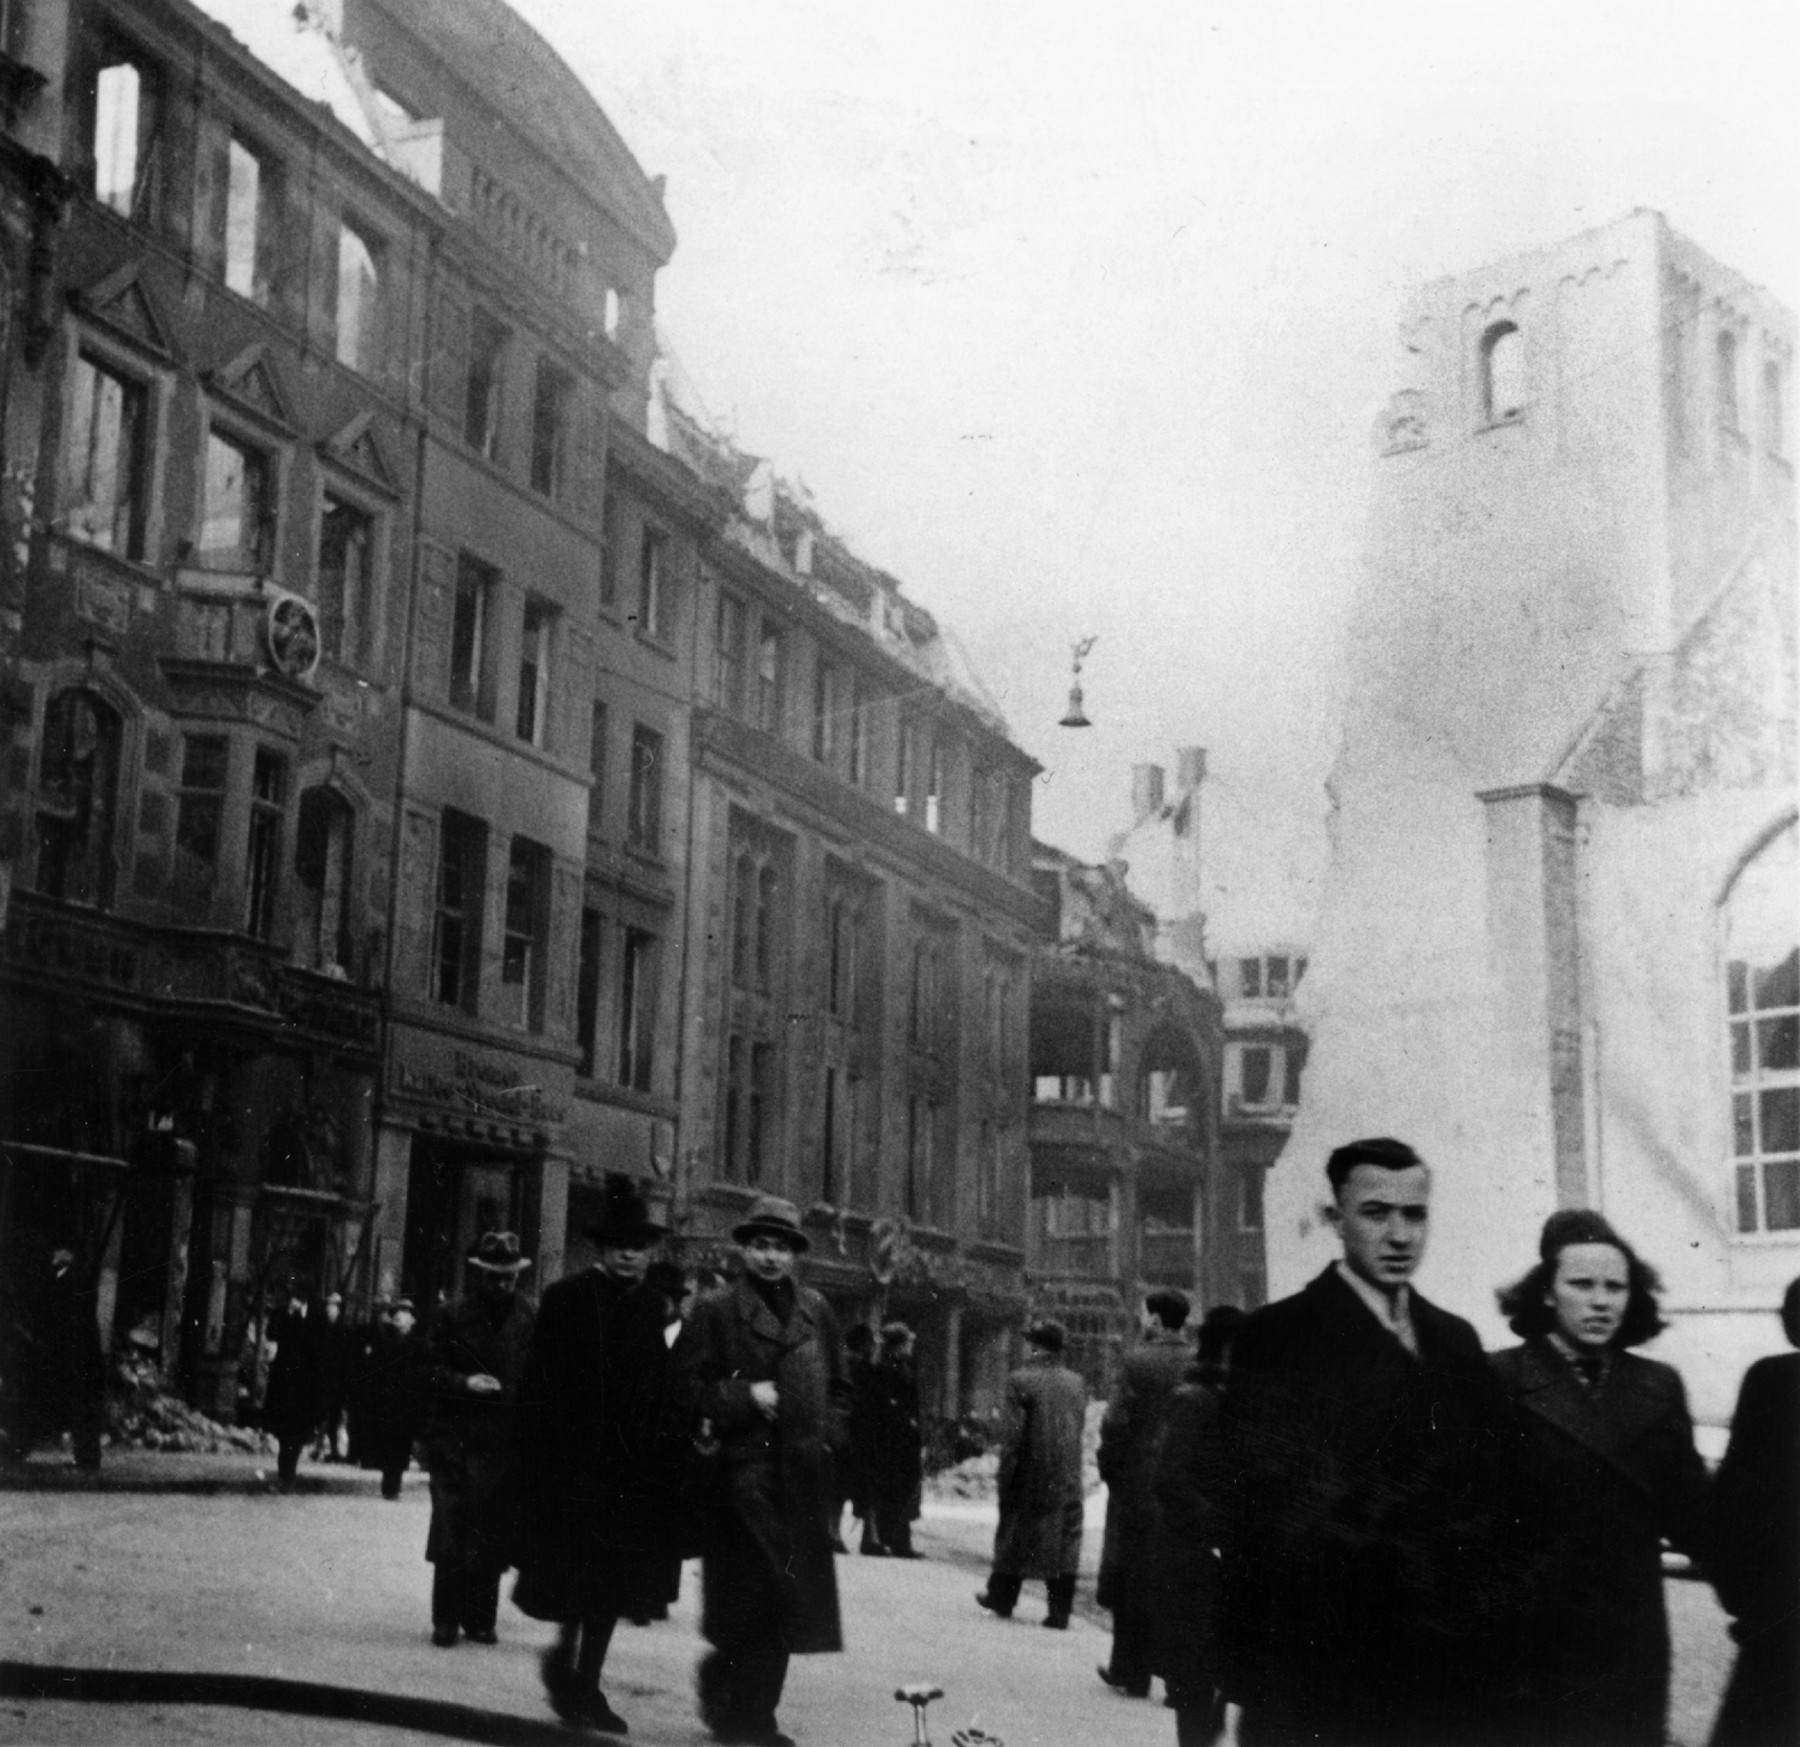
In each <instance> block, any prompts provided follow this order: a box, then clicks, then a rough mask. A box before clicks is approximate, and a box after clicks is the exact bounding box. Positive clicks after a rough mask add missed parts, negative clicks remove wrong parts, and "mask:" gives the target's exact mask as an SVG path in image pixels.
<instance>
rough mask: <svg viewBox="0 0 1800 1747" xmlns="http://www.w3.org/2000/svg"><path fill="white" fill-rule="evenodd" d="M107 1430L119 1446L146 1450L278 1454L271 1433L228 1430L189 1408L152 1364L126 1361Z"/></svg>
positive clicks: (113, 1388) (111, 1396) (109, 1402)
mask: <svg viewBox="0 0 1800 1747" xmlns="http://www.w3.org/2000/svg"><path fill="white" fill-rule="evenodd" d="M106 1429H107V1431H108V1432H110V1433H111V1434H112V1441H113V1442H114V1443H115V1444H129V1445H132V1446H134V1447H135V1448H137V1449H140V1450H178V1451H181V1452H183V1453H185V1454H189V1455H205V1456H217V1455H222V1454H226V1453H228V1452H230V1451H233V1450H244V1451H249V1452H251V1453H254V1454H262V1453H265V1452H269V1451H272V1450H273V1449H274V1448H275V1444H274V1440H273V1439H271V1438H270V1437H269V1435H268V1434H267V1433H266V1432H259V1431H254V1430H252V1429H251V1428H250V1427H248V1426H224V1425H220V1424H219V1422H218V1421H217V1420H212V1419H208V1418H207V1417H206V1415H205V1414H203V1413H201V1412H199V1411H198V1410H197V1409H195V1408H192V1407H189V1406H188V1404H187V1403H186V1402H185V1401H183V1400H182V1399H181V1397H180V1396H179V1395H177V1394H176V1393H175V1392H174V1391H173V1390H171V1389H170V1388H169V1386H168V1383H167V1381H166V1379H165V1378H164V1377H163V1374H162V1372H161V1371H160V1370H159V1369H158V1368H157V1367H156V1366H155V1365H153V1364H151V1363H150V1362H149V1361H148V1360H146V1359H141V1358H136V1357H125V1358H121V1359H120V1360H119V1361H118V1363H117V1364H115V1365H114V1366H113V1369H112V1376H111V1379H110V1382H109V1387H108V1389H107V1393H106Z"/></svg>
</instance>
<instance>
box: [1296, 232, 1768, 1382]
mask: <svg viewBox="0 0 1800 1747" xmlns="http://www.w3.org/2000/svg"><path fill="white" fill-rule="evenodd" d="M1793 339H1794V328H1793V319H1792V317H1791V316H1790V315H1789V313H1788V312H1787V311H1786V310H1785V309H1784V308H1782V307H1781V306H1780V305H1779V304H1778V303H1777V302H1775V301H1774V300H1773V299H1772V298H1770V297H1769V296H1768V295H1767V294H1766V293H1764V292H1762V291H1761V290H1759V289H1757V288H1756V287H1754V286H1752V285H1750V284H1748V283H1747V282H1746V281H1745V280H1744V279H1743V277H1742V276H1741V275H1739V274H1737V273H1734V272H1732V271H1731V270H1730V269H1728V268H1725V267H1722V266H1720V265H1719V264H1718V263H1717V262H1715V261H1712V260H1710V259H1709V258H1708V257H1707V256H1706V255H1704V254H1703V253H1702V252H1701V251H1700V250H1699V249H1697V248H1695V247H1694V246H1693V245H1692V244H1691V243H1689V242H1687V241H1686V240H1685V239H1683V238H1682V237H1680V236H1678V235H1676V234H1675V233H1674V232H1673V231H1671V230H1670V228H1669V226H1668V225H1667V223H1666V222H1665V221H1664V219H1663V218H1662V217H1661V216H1660V215H1659V214H1657V213H1654V212H1647V211H1639V212H1635V213H1632V214H1631V215H1630V216H1628V217H1626V218H1624V219H1621V220H1619V221H1618V222H1617V223H1615V224H1611V225H1608V226H1605V227H1604V228H1602V229H1599V230H1595V231H1591V232H1588V233H1586V234H1584V235H1582V236H1579V237H1575V238H1573V239H1571V240H1569V241H1567V242H1564V243H1561V244H1559V245H1557V246H1555V247H1553V248H1549V249H1544V250H1541V251H1538V252H1535V253H1532V254H1528V255H1523V256H1520V257H1517V258H1515V259H1512V260H1508V261H1503V262H1499V263H1496V264H1494V265H1492V266H1488V267H1483V268H1481V269H1479V270H1477V271H1475V272H1471V273H1467V274H1463V275H1460V276H1457V277H1454V278H1450V279H1446V280H1442V281H1439V282H1438V283H1436V284H1433V285H1430V286H1427V287H1426V288H1425V289H1424V290H1423V291H1421V292H1420V293H1419V294H1418V296H1417V297H1416V299H1415V300H1414V302H1413V304H1412V306H1411V308H1410V309H1409V310H1408V312H1407V314H1406V317H1405V320H1404V321H1403V323H1402V327H1401V342H1402V345H1403V347H1404V351H1403V354H1402V385H1401V386H1400V387H1399V389H1398V391H1397V392H1396V393H1395V394H1394V395H1393V397H1392V399H1391V400H1390V401H1389V403H1388V405H1387V407H1386V409H1385V411H1384V413H1383V415H1382V417H1381V419H1380V420H1379V422H1378V426H1377V429H1376V432H1375V456H1374V461H1373V469H1374V483H1373V489H1372V494H1371V495H1372V504H1371V513H1370V522H1369V532H1368V540H1367V547H1366V554H1365V568H1364V575H1363V578H1362V583H1361V590H1360V595H1359V598H1358V601H1357V605H1356V608H1355V612H1354V615H1353V622H1352V630H1351V650H1350V654H1351V663H1352V665H1351V672H1352V703H1351V708H1350V711H1349V715H1348V720H1347V723H1346V728H1345V735H1344V741H1343V745H1342V748H1341V750H1340V753H1339V757H1338V761H1337V765H1336V768H1335V771H1334V773H1333V778H1332V794H1333V802H1334V806H1333V816H1332V845H1333V859H1332V868H1331V874H1330V877H1329V880H1328V884H1327V890H1326V897H1325V906H1324V914H1323V917H1322V921H1321V928H1320V935H1319V939H1318V942H1317V947H1316V950H1315V952H1314V955H1313V960H1312V967H1311V974H1310V976H1309V978H1308V983H1307V985H1306V987H1305V988H1304V989H1303V990H1302V1019H1303V1021H1305V1022H1307V1023H1308V1024H1309V1027H1310V1029H1311V1032H1312V1036H1313V1048H1312V1054H1311V1058H1310V1061H1309V1077H1308V1082H1307V1086H1306V1089H1305V1095H1304V1098H1303V1101H1302V1105H1301V1109H1300V1115H1299V1119H1298V1122H1297V1124H1296V1127H1295V1130H1294V1133H1293V1137H1292V1139H1291V1141H1290V1143H1289V1145H1288V1147H1287V1149H1286V1151H1285V1152H1284V1154H1283V1156H1282V1160H1281V1162H1280V1163H1279V1164H1278V1166H1277V1167H1276V1169H1275V1172H1274V1174H1273V1177H1272V1179H1271V1181H1270V1185H1269V1197H1268V1219H1269V1250H1270V1270H1271V1280H1270V1286H1271V1291H1272V1292H1273V1293H1276V1294H1279V1293H1282V1292H1286V1291H1291V1290H1293V1289H1294V1288H1295V1287H1297V1286H1298V1285H1299V1284H1300V1283H1301V1282H1302V1281H1303V1280H1304V1279H1305V1278H1306V1277H1307V1275H1308V1274H1310V1273H1311V1272H1313V1271H1315V1270H1316V1268H1317V1267H1318V1266H1320V1265H1321V1264H1322V1262H1323V1260H1324V1259H1325V1258H1326V1257H1328V1256H1329V1254H1330V1253H1331V1250H1332V1245H1331V1242H1330V1234H1329V1232H1328V1231H1327V1230H1326V1229H1325V1228H1324V1227H1323V1225H1322V1222H1321V1221H1320V1219H1319V1217H1318V1210H1319V1207H1320V1204H1321V1203H1322V1201H1323V1199H1324V1195H1325V1183H1324V1176H1323V1166H1324V1160H1325V1156H1326V1154H1327V1153H1328V1151H1329V1150H1330V1148H1331V1147H1332V1146H1334V1145H1336V1144H1338V1143H1339V1142H1341V1141H1344V1140H1348V1139H1351V1138H1353V1137H1355V1136H1357V1135H1362V1134H1396V1135H1399V1136H1400V1137H1402V1138H1404V1139H1407V1140H1409V1141H1410V1142H1412V1144H1413V1145H1415V1146H1416V1147H1417V1148H1418V1149H1419V1150H1420V1152H1421V1153H1422V1154H1424V1156H1425V1157H1426V1158H1427V1160H1428V1161H1429V1162H1430V1163H1431V1164H1432V1165H1433V1167H1434V1170H1435V1173H1436V1184H1437V1186H1436V1201H1435V1208H1434V1216H1433V1217H1434V1226H1435V1232H1434V1237H1433V1242H1432V1251H1431V1254H1430V1256H1429V1258H1428V1260H1427V1263H1426V1269H1425V1273H1424V1275H1423V1277H1422V1282H1421V1284H1422V1287H1423V1289H1424V1290H1425V1291H1426V1292H1427V1293H1428V1294H1431V1295H1434V1296H1437V1297H1439V1298H1440V1299H1442V1300H1443V1301H1444V1302H1446V1303H1448V1304H1450V1305H1451V1306H1453V1307H1454V1308H1455V1309H1457V1310H1459V1311H1461V1312H1463V1313H1465V1314H1469V1315H1471V1316H1474V1317H1476V1318H1477V1319H1478V1320H1479V1321H1481V1322H1482V1323H1483V1325H1484V1327H1485V1329H1486V1330H1487V1332H1489V1333H1490V1334H1493V1335H1495V1336H1500V1335H1503V1334H1504V1331H1503V1330H1502V1329H1501V1328H1500V1325H1499V1323H1498V1321H1497V1319H1496V1317H1495V1316H1494V1311H1493V1290H1494V1288H1495V1287H1496V1286H1497V1285H1499V1284H1501V1283H1502V1282H1504V1281H1506V1280H1508V1279H1509V1278H1512V1277H1516V1276H1517V1275H1518V1274H1519V1273H1521V1272H1523V1271H1524V1269H1525V1268H1526V1267H1527V1266H1528V1265H1529V1263H1530V1262H1531V1261H1532V1260H1533V1258H1534V1255H1535V1245H1536V1238H1537V1232H1538V1229H1539V1226H1540V1224H1541V1221H1542V1220H1543V1218H1544V1216H1545V1215H1546V1214H1547V1213H1549V1212H1550V1211H1551V1210H1552V1209H1554V1208H1556V1207H1558V1206H1571V1205H1593V1206H1599V1207H1601V1208H1603V1209H1604V1210H1605V1211H1606V1212H1607V1213H1608V1215H1609V1216H1610V1217H1612V1218H1613V1220H1614V1221H1615V1223H1616V1224H1617V1225H1618V1226H1619V1227H1620V1229H1621V1230H1622V1231H1624V1232H1625V1233H1626V1235H1627V1236H1629V1237H1630V1238H1631V1239H1632V1240H1633V1241H1634V1242H1635V1243H1637V1244H1638V1245H1639V1247H1640V1248H1641V1249H1642V1250H1643V1251H1644V1253H1645V1254H1646V1255H1647V1256H1648V1257H1649V1258H1650V1259H1652V1260H1653V1261H1655V1262H1656V1263H1657V1264H1658V1265H1659V1266H1660V1267H1661V1268H1662V1270H1663V1272H1664V1275H1665V1277H1666V1279H1667V1281H1668V1284H1669V1295H1668V1306H1669V1308H1670V1309H1672V1310H1673V1311H1674V1312H1675V1313H1676V1315H1675V1321H1676V1323H1677V1327H1676V1329H1675V1331H1674V1332H1673V1333H1672V1334H1671V1336H1670V1337H1668V1343H1667V1344H1668V1346H1669V1349H1670V1350H1671V1352H1672V1355H1673V1356H1675V1357H1677V1358H1680V1357H1682V1356H1683V1354H1684V1352H1685V1353H1686V1354H1688V1355H1689V1356H1692V1357H1694V1358H1696V1359H1699V1358H1700V1357H1701V1356H1702V1355H1704V1357H1705V1359H1706V1361H1707V1363H1706V1364H1705V1366H1704V1367H1701V1366H1698V1365H1697V1366H1693V1367H1690V1372H1689V1380H1690V1385H1692V1386H1694V1387H1695V1388H1696V1390H1697V1392H1698V1393H1700V1394H1701V1396H1702V1399H1701V1401H1700V1406H1701V1407H1702V1408H1703V1409H1707V1410H1711V1411H1718V1412H1722V1411H1723V1410H1724V1408H1725V1407H1727V1406H1728V1405H1729V1396H1730V1391H1731V1389H1732V1388H1733V1387H1734V1386H1735V1382H1736V1376H1737V1372H1738V1370H1739V1369H1740V1368H1741V1363H1742V1362H1743V1361H1744V1360H1745V1359H1747V1357H1748V1356H1749V1355H1750V1354H1751V1353H1753V1352H1754V1351H1756V1350H1762V1349H1763V1348H1766V1347H1767V1346H1769V1345H1771V1344H1773V1342H1774V1341H1776V1340H1777V1339H1778V1335H1777V1334H1776V1331H1775V1329H1774V1325H1773V1323H1772V1321H1770V1320H1769V1319H1768V1318H1767V1315H1766V1312H1767V1311H1768V1310H1769V1309H1770V1308H1772V1307H1773V1305H1774V1304H1775V1302H1776V1300H1777V1298H1778V1295H1779V1291H1780V1286H1781V1284H1782V1283H1784V1282H1785V1281H1786V1280H1787V1279H1788V1278H1789V1277H1791V1276H1792V1275H1793V1274H1794V1273H1795V1272H1800V1037H1797V1035H1796V1034H1797V1033H1800V1012H1797V1009H1796V1005H1795V1003H1796V996H1795V993H1794V991H1793V989H1792V988H1791V987H1790V984H1791V982H1792V980H1793V976H1794V966H1795V959H1794V958H1793V956H1792V952H1793V948H1794V945H1795V940H1794V935H1795V920H1794V918H1795V913H1796V910H1797V908H1800V906H1796V904H1795V903H1794V902H1793V891H1794V886H1793V883H1792V873H1793V869H1794V826H1793V821H1794V801H1795V666H1794V651H1795V589H1794V549H1795V541H1794V476H1793V462H1792V459H1791V443H1790V435H1789V429H1788V413H1787V407H1788V401H1789V383H1790V375H1791V370H1792V363H1793ZM1784 885H1785V889H1786V890H1787V892H1788V894H1789V898H1788V902H1787V903H1786V905H1785V906H1784V905H1783V904H1782V902H1781V899H1780V896H1779V894H1780V892H1781V891H1782V890H1783V889H1784ZM1784 916H1785V919H1784ZM1734 943H1735V944H1734ZM1721 1312H1724V1313H1726V1314H1723V1315H1722V1314H1721ZM1701 1369H1704V1370H1705V1372H1706V1377H1707V1381H1706V1382H1705V1383H1704V1384H1703V1383H1702V1382H1701V1380H1700V1379H1699V1377H1698V1375H1697V1373H1698V1372H1699V1370H1701Z"/></svg>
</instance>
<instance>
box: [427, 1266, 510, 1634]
mask: <svg viewBox="0 0 1800 1747" xmlns="http://www.w3.org/2000/svg"><path fill="white" fill-rule="evenodd" d="M468 1265H469V1271H470V1274H471V1275H472V1277H473V1280H474V1286H473V1289H472V1290H471V1291H468V1292H465V1293H464V1294H463V1296H462V1297H460V1298H453V1299H452V1300H451V1301H450V1302H449V1303H448V1304H446V1305H445V1306H444V1307H443V1308H442V1309H441V1310H439V1311H438V1313H437V1315H436V1316H435V1317H433V1318H432V1322H431V1333H430V1335H429V1337H428V1340H427V1345H426V1353H427V1368H428V1375H429V1378H430V1387H431V1411H430V1416H429V1418H428V1420H427V1422H426V1428H425V1439H424V1443H425V1465H426V1467H427V1468H428V1469H429V1470H430V1473H431V1533H430V1536H429V1538H428V1539H427V1541H426V1543H425V1557H426V1558H427V1559H429V1560H430V1561H431V1563H432V1565H433V1566H434V1567H435V1571H434V1574H433V1577H432V1582H431V1641H432V1643H434V1644H436V1645H438V1646H439V1648H441V1649H448V1648H449V1647H450V1646H451V1645H452V1644H454V1643H455V1642H456V1636H457V1633H458V1632H459V1631H460V1632H462V1633H463V1634H465V1635H466V1636H467V1637H468V1639H469V1641H470V1642H471V1643H475V1644H492V1643H493V1642H494V1641H495V1633H494V1620H495V1616H496V1614H497V1613H498V1611H499V1606H500V1578H501V1575H502V1574H503V1573H504V1572H505V1570H506V1567H507V1564H508V1562H509V1560H508V1555H509V1552H510V1548H511V1545H512V1539H513V1524H514V1516H515V1512H516V1508H517V1486H518V1474H517V1458H516V1454H515V1448H514V1439H513V1410H514V1406H515V1404H516V1402H517V1400H518V1392H519V1379H520V1376H521V1375H522V1374H523V1372H524V1369H525V1355H526V1352H527V1351H528V1350H529V1348H530V1346H531V1331H532V1325H533V1322H534V1317H533V1313H532V1308H531V1305H530V1302H529V1301H528V1300H527V1299H525V1298H523V1297H522V1296H520V1293H519V1276H520V1275H521V1274H522V1273H523V1272H524V1271H525V1270H526V1269H527V1268H529V1267H530V1266H531V1261H530V1258H529V1257H527V1256H522V1255H520V1254H519V1239H518V1236H517V1234H515V1233H513V1232H510V1231H490V1232H485V1233H483V1235H482V1237H481V1240H480V1242H479V1243H477V1244H476V1246H475V1248H474V1250H473V1251H471V1252H470V1255H469V1257H468Z"/></svg>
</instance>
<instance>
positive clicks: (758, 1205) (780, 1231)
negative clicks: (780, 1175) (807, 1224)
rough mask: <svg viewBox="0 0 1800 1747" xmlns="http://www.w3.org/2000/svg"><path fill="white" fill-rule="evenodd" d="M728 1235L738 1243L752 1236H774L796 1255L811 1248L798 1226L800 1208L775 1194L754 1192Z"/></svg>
mask: <svg viewBox="0 0 1800 1747" xmlns="http://www.w3.org/2000/svg"><path fill="white" fill-rule="evenodd" d="M731 1235H732V1236H733V1237H734V1238H736V1239H737V1241H738V1242H739V1243H741V1244H745V1243H748V1242H749V1241H750V1240H751V1239H752V1238H753V1237H759V1236H761V1237H778V1238H780V1239H781V1240H782V1241H783V1242H784V1243H787V1244H790V1245H792V1246H793V1248H794V1250H795V1251H796V1252H797V1253H798V1254H800V1255H804V1254H805V1253H806V1252H807V1251H808V1250H810V1249H811V1248H812V1244H811V1242H810V1241H809V1239H808V1238H807V1235H806V1233H805V1232H803V1231H802V1230H801V1229H800V1209H799V1208H798V1207H796V1206H795V1205H794V1204H793V1202H791V1201H787V1200H784V1199H783V1198H782V1197H781V1196H779V1195H758V1196H757V1198H756V1199H755V1200H754V1201H752V1202H751V1203H750V1211H749V1212H748V1213H746V1214H745V1215H744V1217H743V1218H742V1219H741V1220H739V1221H738V1223H737V1224H736V1225H734V1226H733V1227H732V1228H731Z"/></svg>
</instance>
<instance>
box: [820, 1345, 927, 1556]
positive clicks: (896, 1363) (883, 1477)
mask: <svg viewBox="0 0 1800 1747" xmlns="http://www.w3.org/2000/svg"><path fill="white" fill-rule="evenodd" d="M915 1344H916V1343H915V1340H914V1336H913V1331H912V1329H911V1328H910V1327H909V1326H908V1325H907V1324H906V1323H904V1322H898V1321H896V1322H889V1323H885V1324H884V1325H883V1326H882V1329H881V1333H880V1336H879V1337H877V1335H876V1333H875V1330H874V1329H873V1328H871V1327H870V1326H869V1325H868V1324H867V1323H857V1324H856V1325H855V1326H854V1327H852V1328H851V1329H849V1330H848V1331H847V1332H846V1334H845V1336H844V1353H845V1364H846V1366H847V1368H848V1371H849V1378H850V1435H849V1443H848V1446H847V1448H846V1450H845V1453H844V1457H843V1459H842V1461H841V1462H840V1463H839V1466H838V1484H839V1490H840V1491H841V1492H842V1494H843V1496H844V1499H845V1501H846V1502H847V1503H848V1504H849V1506H850V1511H851V1514H852V1515H853V1516H854V1517H855V1518H856V1519H857V1521H858V1522H859V1523H860V1525H861V1541H860V1543H859V1549H860V1551H861V1552H863V1553H865V1554H869V1555H871V1556H874V1557H877V1558H895V1559H917V1558H919V1557H921V1555H920V1554H919V1553H918V1552H917V1551H915V1550H914V1547H913V1542H912V1526H913V1524H914V1523H915V1522H917V1521H918V1518H919V1507H920V1501H921V1498H922V1494H923V1482H924V1466H923V1461H922V1455H923V1436H924V1432H923V1421H922V1418H921V1414H920V1408H919V1376H918V1370H917V1367H916V1365H915V1363H914V1358H913V1349H914V1346H915ZM842 1514H843V1513H842V1509H841V1508H840V1509H839V1511H838V1513H837V1514H836V1515H835V1516H834V1517H833V1518H832V1534H833V1541H834V1547H835V1550H836V1551H838V1552H844V1551H847V1549H846V1548H845V1546H844V1544H843V1542H842V1541H841V1540H839V1539H838V1538H837V1529H838V1523H839V1520H840V1519H841V1517H842Z"/></svg>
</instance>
